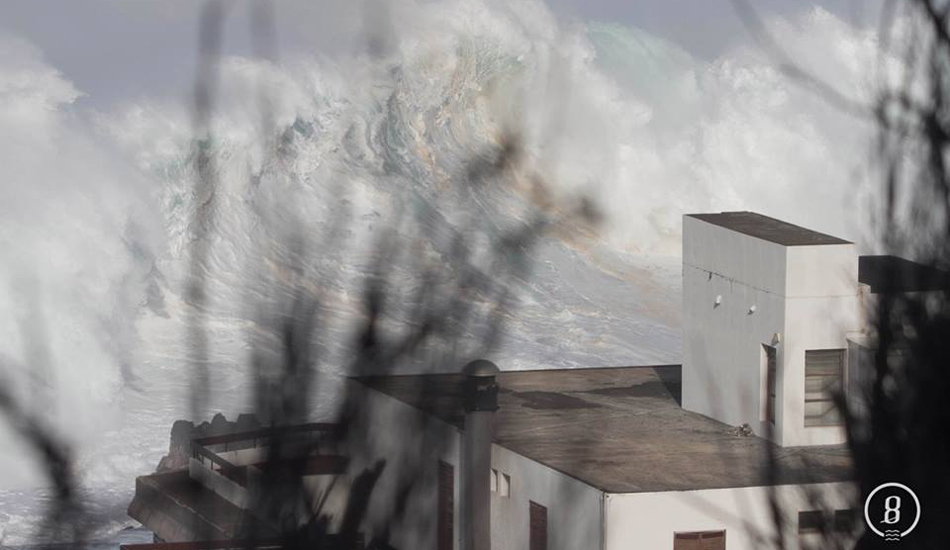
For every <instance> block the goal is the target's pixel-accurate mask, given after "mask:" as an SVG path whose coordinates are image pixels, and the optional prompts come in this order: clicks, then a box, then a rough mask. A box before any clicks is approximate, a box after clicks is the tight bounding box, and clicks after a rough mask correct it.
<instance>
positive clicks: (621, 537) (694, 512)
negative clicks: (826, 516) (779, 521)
mask: <svg viewBox="0 0 950 550" xmlns="http://www.w3.org/2000/svg"><path fill="white" fill-rule="evenodd" d="M853 490H854V488H853V486H852V485H850V484H847V483H822V484H815V485H805V486H801V485H780V486H777V487H740V488H734V489H709V490H702V491H680V492H663V493H630V494H613V495H606V497H605V504H604V509H605V514H604V516H605V518H606V520H605V522H604V529H605V535H604V538H605V545H604V548H605V550H626V549H629V548H631V547H633V546H631V543H635V547H636V548H656V549H664V548H668V549H672V548H673V537H674V536H675V534H676V533H690V532H697V531H725V542H726V545H725V546H726V549H727V550H752V549H758V548H776V547H778V545H776V544H775V541H776V540H777V539H776V536H777V531H776V527H775V520H774V519H773V518H772V516H771V514H772V510H771V507H770V506H769V502H770V500H769V499H770V498H774V499H775V501H777V502H778V503H779V504H780V509H781V510H783V512H784V513H785V514H786V515H785V521H784V522H783V525H784V526H785V533H784V540H786V541H788V542H790V543H791V544H790V547H792V548H796V547H798V546H799V545H798V543H797V541H799V540H800V537H809V536H811V535H799V533H798V512H802V511H810V510H812V509H813V508H815V505H814V504H812V502H814V500H809V498H811V499H816V498H817V499H819V501H820V502H822V504H823V506H825V507H827V508H830V509H847V507H848V506H849V504H848V502H849V498H850V497H852V496H853V494H852V492H853ZM806 495H807V496H806ZM802 542H807V541H802Z"/></svg>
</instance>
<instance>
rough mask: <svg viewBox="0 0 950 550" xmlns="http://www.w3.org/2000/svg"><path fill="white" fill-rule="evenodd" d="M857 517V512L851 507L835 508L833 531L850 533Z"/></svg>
mask: <svg viewBox="0 0 950 550" xmlns="http://www.w3.org/2000/svg"><path fill="white" fill-rule="evenodd" d="M857 517H858V516H857V514H856V513H855V512H854V510H852V509H845V510H835V524H834V527H835V531H837V532H839V533H850V532H851V531H854V526H855V524H856V523H857Z"/></svg>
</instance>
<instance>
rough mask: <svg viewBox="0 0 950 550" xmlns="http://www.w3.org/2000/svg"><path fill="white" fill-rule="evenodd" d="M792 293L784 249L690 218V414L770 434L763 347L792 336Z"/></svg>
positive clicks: (686, 261)
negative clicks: (788, 318)
mask: <svg viewBox="0 0 950 550" xmlns="http://www.w3.org/2000/svg"><path fill="white" fill-rule="evenodd" d="M785 287H786V280H785V247H783V246H781V245H777V244H774V243H771V242H768V241H764V240H762V239H756V238H753V237H749V236H747V235H743V234H741V233H737V232H735V231H731V230H728V229H725V228H722V227H719V226H716V225H712V224H709V223H706V222H704V221H701V220H698V219H696V218H692V217H689V216H686V217H684V218H683V386H682V391H683V407H684V408H686V409H687V410H690V411H694V412H698V413H700V414H704V415H706V416H710V417H712V418H715V419H717V420H720V421H722V422H725V423H727V424H730V425H734V426H735V425H739V424H743V423H747V424H749V426H751V427H752V429H753V431H754V432H755V433H756V434H757V435H759V436H764V435H765V434H766V424H765V418H764V416H763V403H764V371H763V368H762V366H763V365H762V344H768V343H771V341H772V337H773V335H774V334H776V333H778V334H781V333H783V332H784V331H785V298H784V294H785ZM717 296H721V297H722V301H721V303H720V304H719V305H718V306H716V305H715V300H716V297H717ZM753 305H754V306H755V308H756V309H755V313H752V314H750V313H749V308H750V307H751V306H753ZM779 362H781V360H779ZM781 385H782V384H781V379H780V380H779V381H778V384H777V386H778V388H777V395H779V396H780V395H781V393H782V388H781ZM776 413H777V414H778V415H780V414H781V413H780V412H779V411H778V410H776ZM778 420H779V425H778V426H777V427H776V435H779V436H780V435H781V433H780V432H781V428H780V420H781V418H780V417H779V418H778Z"/></svg>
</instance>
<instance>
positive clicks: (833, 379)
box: [803, 348, 848, 428]
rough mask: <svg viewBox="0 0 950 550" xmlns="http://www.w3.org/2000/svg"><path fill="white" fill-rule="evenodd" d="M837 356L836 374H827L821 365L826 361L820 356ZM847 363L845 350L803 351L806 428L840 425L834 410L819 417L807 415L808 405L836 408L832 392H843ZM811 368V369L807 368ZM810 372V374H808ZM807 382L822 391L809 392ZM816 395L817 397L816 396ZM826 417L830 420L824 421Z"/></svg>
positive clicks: (846, 351) (837, 414) (839, 419)
mask: <svg viewBox="0 0 950 550" xmlns="http://www.w3.org/2000/svg"><path fill="white" fill-rule="evenodd" d="M831 353H834V354H837V355H838V361H837V363H838V365H837V373H833V372H828V371H827V368H826V365H823V364H822V363H823V362H825V361H826V360H827V358H826V357H822V355H827V354H831ZM809 355H811V356H812V357H813V360H812V361H809ZM809 363H811V365H809ZM847 363H848V350H847V348H826V349H809V350H805V392H804V407H803V413H804V424H805V427H806V428H819V427H824V426H840V425H841V424H842V420H841V416H840V414H839V413H838V412H837V411H836V410H835V411H833V412H832V413H831V414H828V413H824V414H819V415H814V414H809V413H808V404H809V403H824V404H826V405H827V406H830V407H835V408H836V407H837V405H836V404H835V403H834V395H833V393H832V392H833V391H836V390H837V391H843V389H844V387H845V383H846V379H845V378H846V367H847ZM809 367H811V368H809ZM809 371H811V372H809ZM809 381H811V382H813V383H814V382H817V383H818V384H820V385H821V386H822V389H821V390H819V392H815V391H811V392H809V390H808V386H809ZM829 381H830V383H829ZM829 385H830V386H832V387H831V388H825V386H829ZM816 394H818V395H816ZM826 416H830V417H831V420H828V419H826V418H825V417H826Z"/></svg>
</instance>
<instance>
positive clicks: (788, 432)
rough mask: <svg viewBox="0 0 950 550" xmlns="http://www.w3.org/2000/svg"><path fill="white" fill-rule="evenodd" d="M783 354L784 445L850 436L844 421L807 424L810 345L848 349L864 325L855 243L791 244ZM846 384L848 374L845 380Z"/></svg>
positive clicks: (837, 440) (829, 441) (841, 439)
mask: <svg viewBox="0 0 950 550" xmlns="http://www.w3.org/2000/svg"><path fill="white" fill-rule="evenodd" d="M787 250H788V253H787V258H788V262H787V266H788V275H787V278H786V281H787V287H786V302H785V304H786V305H785V334H784V335H783V339H782V345H781V346H780V350H779V353H780V354H781V355H782V366H783V368H782V369H781V371H780V372H781V377H782V380H783V381H784V393H783V395H784V399H783V400H782V404H783V405H782V417H783V419H784V420H783V422H782V434H781V439H780V442H781V443H782V445H785V446H790V445H826V444H837V443H844V442H845V439H846V437H845V433H844V429H843V428H842V427H840V426H810V427H807V428H806V427H805V410H804V406H805V350H810V349H811V350H818V349H847V348H848V341H847V337H846V335H847V333H850V332H855V331H861V330H863V327H864V324H865V323H864V318H863V315H862V313H861V312H862V294H861V292H860V291H859V284H858V255H857V252H856V251H855V248H854V245H853V244H840V245H821V246H794V247H788V249H787ZM842 382H844V383H845V385H847V380H842Z"/></svg>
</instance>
